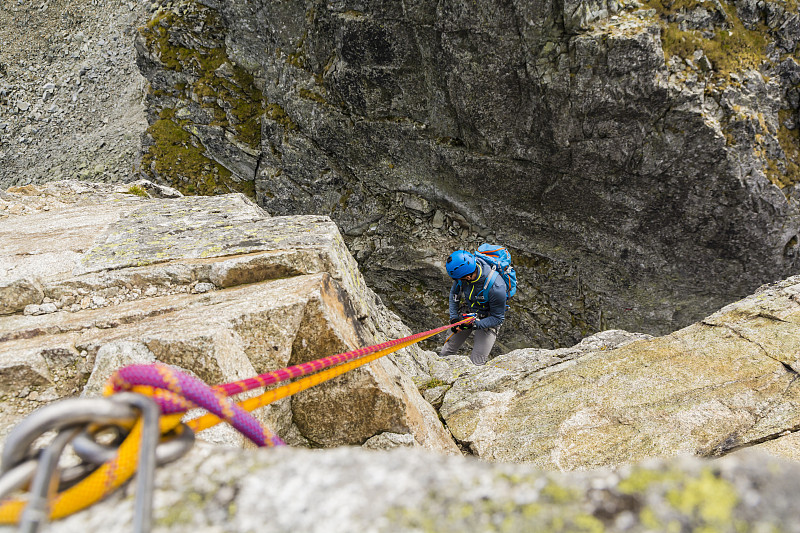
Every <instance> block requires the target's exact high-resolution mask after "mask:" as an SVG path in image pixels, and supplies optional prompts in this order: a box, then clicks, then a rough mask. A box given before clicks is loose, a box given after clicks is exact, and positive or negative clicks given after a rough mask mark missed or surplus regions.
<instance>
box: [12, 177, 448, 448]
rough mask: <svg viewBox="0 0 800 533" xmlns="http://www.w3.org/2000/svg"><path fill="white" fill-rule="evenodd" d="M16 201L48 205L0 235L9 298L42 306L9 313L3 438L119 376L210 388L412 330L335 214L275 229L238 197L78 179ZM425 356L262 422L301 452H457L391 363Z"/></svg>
mask: <svg viewBox="0 0 800 533" xmlns="http://www.w3.org/2000/svg"><path fill="white" fill-rule="evenodd" d="M162 196H169V195H162ZM20 198H24V199H25V201H26V202H27V204H26V205H28V204H30V205H37V206H38V205H40V204H41V205H44V206H45V207H48V209H47V210H44V208H42V209H32V210H30V212H28V211H25V212H23V213H22V214H21V215H19V216H9V217H7V218H6V219H4V221H3V226H2V230H0V232H2V234H0V237H3V236H5V237H9V238H8V239H5V240H0V242H2V244H0V265H4V266H7V267H8V268H7V270H6V273H5V274H4V275H5V277H2V276H0V291H2V290H6V292H9V293H10V292H11V291H16V292H15V294H19V295H20V296H19V297H18V298H17V300H19V301H20V302H21V303H24V302H25V301H28V300H34V301H33V302H31V303H28V304H26V306H27V308H28V310H29V312H25V308H24V307H23V308H22V309H20V305H21V304H14V305H9V306H8V309H6V310H5V312H6V315H5V316H0V401H2V402H3V407H4V409H3V411H2V418H1V419H0V436H2V435H5V434H6V433H7V432H8V431H9V428H10V426H11V425H12V424H14V423H15V422H16V421H18V420H19V419H20V418H22V417H23V416H24V415H26V414H28V413H30V412H31V411H33V410H34V409H36V408H38V407H40V406H42V405H45V404H47V403H49V402H51V401H53V400H55V399H57V398H60V397H64V396H73V395H78V394H85V395H96V394H98V393H99V392H100V390H101V389H102V386H103V383H104V382H105V380H106V379H107V377H108V376H109V375H110V374H111V373H112V372H113V371H114V370H115V369H116V368H118V367H119V366H122V365H124V364H132V363H143V362H144V363H151V362H155V361H159V362H162V363H166V364H171V365H174V366H176V367H179V368H182V369H184V370H186V371H187V372H189V373H191V374H193V375H195V376H197V377H199V378H200V379H202V380H204V381H206V382H207V383H209V384H212V385H213V384H220V383H225V382H229V381H235V380H239V379H243V378H245V377H250V376H254V375H256V374H259V373H264V372H269V371H272V370H275V369H278V368H282V367H285V366H290V365H295V364H299V363H302V362H305V361H309V360H313V359H318V358H321V357H325V356H328V355H333V354H336V353H340V352H345V351H350V350H353V349H355V348H358V347H361V346H368V345H371V344H376V343H379V342H383V341H386V340H390V339H393V338H398V337H403V336H407V335H409V334H410V332H409V331H408V329H407V328H406V327H405V326H404V325H403V324H402V323H401V322H400V321H399V320H398V319H397V317H396V316H395V315H394V314H392V313H391V312H389V311H388V309H386V307H384V306H383V304H382V303H381V302H380V300H379V299H378V298H377V297H376V296H375V294H374V293H372V291H371V290H370V289H369V288H368V287H367V286H366V283H365V282H364V279H363V277H362V276H361V273H360V272H359V271H358V268H357V264H356V262H355V260H354V259H353V258H352V256H350V254H349V253H348V252H347V248H346V247H345V245H344V241H343V240H342V237H341V235H340V233H339V231H338V229H337V228H336V225H335V224H334V223H333V222H332V221H331V220H330V219H329V218H327V217H321V216H309V217H303V216H288V217H270V216H269V215H268V214H267V213H265V212H264V211H263V210H261V209H260V208H259V207H257V206H256V205H255V204H253V203H252V202H250V201H249V200H248V199H247V198H246V197H244V196H243V195H241V194H229V195H221V196H215V197H177V198H169V197H167V198H158V199H154V198H143V197H140V196H137V195H134V194H126V193H125V192H120V191H119V190H116V189H114V188H113V187H111V186H99V185H92V186H83V185H81V184H79V183H54V184H50V185H48V186H47V187H42V188H37V187H31V188H29V189H26V190H25V195H24V196H20ZM20 201H22V200H20ZM26 213H27V214H26ZM17 233H19V235H17ZM9 272H10V274H9ZM14 276H22V277H14ZM18 280H22V281H18ZM4 301H5V300H4ZM31 306H36V309H37V310H41V309H47V310H48V311H49V312H47V313H40V312H36V313H34V312H33V311H32V309H33V307H31ZM418 350H419V349H418V348H411V349H406V350H404V352H405V353H404V354H402V353H401V354H398V355H397V356H396V357H395V358H393V359H389V358H384V359H382V360H380V361H376V362H374V363H372V364H370V365H367V366H365V367H362V368H360V369H357V370H355V371H352V372H351V373H348V374H346V375H344V376H340V377H339V378H337V379H335V380H332V381H331V382H329V383H325V384H323V385H320V386H318V387H315V388H313V389H311V390H308V391H304V392H301V393H299V394H297V395H296V396H294V397H292V398H290V399H284V400H281V401H279V402H276V403H275V404H274V405H272V406H270V407H268V408H265V409H262V410H260V411H259V414H258V415H257V416H259V417H260V418H261V420H262V421H264V422H266V423H267V424H268V425H269V426H270V428H271V429H273V430H274V431H276V432H277V433H279V434H280V435H281V436H282V437H283V438H284V439H285V440H286V441H287V442H289V443H291V444H295V445H302V446H308V445H314V446H335V445H342V444H350V445H360V444H363V443H364V442H365V441H367V440H368V439H370V438H372V437H374V436H375V435H379V434H382V433H387V432H388V433H395V434H399V435H407V437H404V438H407V439H408V438H410V439H412V440H413V441H414V442H417V443H418V444H420V445H421V446H424V447H427V448H430V449H434V450H438V451H442V452H445V453H458V449H457V448H456V446H455V444H454V442H453V440H452V438H451V436H450V435H449V433H448V432H447V431H446V429H445V428H444V427H443V425H442V423H441V421H440V420H439V419H438V417H437V415H436V412H435V411H434V409H433V408H432V407H431V405H430V404H428V403H427V402H426V401H425V400H424V399H423V398H422V396H421V395H420V394H419V392H418V391H417V388H416V386H415V385H414V383H413V381H412V380H411V378H410V377H409V376H407V375H406V374H405V373H404V372H403V371H402V370H400V369H399V368H398V366H397V365H396V364H395V363H394V362H393V361H394V360H397V361H401V362H403V363H404V365H405V366H413V364H412V363H410V361H414V358H415V356H414V354H415V353H416V352H417V351H418ZM204 435H205V434H201V437H204ZM209 438H210V439H211V440H214V441H216V442H226V443H227V444H234V445H239V444H241V439H238V440H236V439H233V440H231V439H230V438H228V437H224V438H223V439H222V440H220V439H217V437H216V436H212V437H209Z"/></svg>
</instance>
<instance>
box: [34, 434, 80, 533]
mask: <svg viewBox="0 0 800 533" xmlns="http://www.w3.org/2000/svg"><path fill="white" fill-rule="evenodd" d="M80 430H81V428H80V427H73V428H65V429H62V430H61V431H59V432H58V435H56V438H55V439H53V442H52V443H50V446H48V447H47V448H45V449H44V451H43V452H42V456H41V457H40V458H39V467H38V468H37V469H36V474H35V475H34V477H33V484H32V485H31V492H30V497H29V498H28V504H27V505H26V506H25V510H24V511H23V512H22V516H21V517H20V525H19V530H20V533H38V532H39V530H40V529H41V528H42V526H43V525H44V524H46V523H47V520H48V518H50V500H51V499H52V496H53V494H54V493H55V491H56V488H57V486H58V459H59V458H60V457H61V452H63V451H64V448H66V446H67V444H69V441H71V440H72V439H73V437H75V435H77V434H78V432H79V431H80Z"/></svg>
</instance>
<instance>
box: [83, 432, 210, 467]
mask: <svg viewBox="0 0 800 533" xmlns="http://www.w3.org/2000/svg"><path fill="white" fill-rule="evenodd" d="M97 429H105V428H91V427H88V428H86V429H84V430H83V431H82V432H81V433H80V434H79V435H78V436H77V437H75V439H74V440H73V441H72V449H73V451H74V452H75V453H76V454H77V455H78V457H80V458H81V459H83V460H84V461H86V462H87V463H91V464H95V465H100V464H103V463H107V462H108V461H111V460H113V459H114V458H115V457H116V456H117V450H118V448H117V446H113V445H107V444H101V443H99V442H97V441H96V440H95V439H94V435H95V433H96V432H97ZM171 433H172V434H170V433H167V434H165V435H162V436H161V441H160V442H159V443H158V447H156V465H157V466H163V465H165V464H167V463H171V462H172V461H175V460H177V459H180V458H181V457H183V456H184V455H185V454H186V453H187V452H188V451H189V450H190V449H191V448H192V445H193V444H194V431H192V429H191V428H190V427H189V426H187V425H186V424H185V423H183V422H181V424H180V425H179V426H177V427H176V428H175V429H174V430H172V432H171Z"/></svg>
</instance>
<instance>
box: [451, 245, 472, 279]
mask: <svg viewBox="0 0 800 533" xmlns="http://www.w3.org/2000/svg"><path fill="white" fill-rule="evenodd" d="M445 267H446V268H447V273H448V274H449V275H450V277H451V278H453V279H460V278H463V277H464V276H469V275H470V274H472V273H473V272H475V256H474V255H473V254H471V253H470V252H467V251H466V250H456V251H455V252H453V253H452V254H450V257H448V258H447V263H446V265H445Z"/></svg>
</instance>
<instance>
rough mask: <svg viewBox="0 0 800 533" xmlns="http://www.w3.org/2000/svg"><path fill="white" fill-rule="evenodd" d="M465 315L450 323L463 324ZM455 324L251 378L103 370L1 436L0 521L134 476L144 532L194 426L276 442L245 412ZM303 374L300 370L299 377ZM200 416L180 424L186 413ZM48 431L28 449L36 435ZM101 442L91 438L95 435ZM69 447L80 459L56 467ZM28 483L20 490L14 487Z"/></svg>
mask: <svg viewBox="0 0 800 533" xmlns="http://www.w3.org/2000/svg"><path fill="white" fill-rule="evenodd" d="M474 320H475V318H474V317H472V316H469V317H467V318H465V319H464V320H462V321H460V322H458V323H456V325H458V324H462V325H467V324H470V323H472V322H473V321H474ZM453 325H454V324H448V325H446V326H441V327H439V328H436V329H432V330H429V331H425V332H422V333H417V334H415V335H411V336H408V337H403V338H401V339H395V340H392V341H388V342H384V343H381V344H376V345H373V346H368V347H365V348H360V349H358V350H353V351H350V352H345V353H340V354H337V355H332V356H329V357H324V358H322V359H317V360H314V361H310V362H307V363H302V364H299V365H295V366H290V367H287V368H282V369H280V370H275V371H273V372H267V373H265V374H261V375H258V376H255V377H253V378H248V379H244V380H241V381H235V382H232V383H227V384H224V385H218V386H215V387H211V386H208V385H206V384H205V383H204V382H203V381H201V380H199V379H197V378H195V377H193V376H190V375H188V374H186V373H184V372H181V371H179V370H177V369H175V368H172V367H170V366H167V365H164V364H158V363H157V364H153V365H131V366H127V367H124V368H121V369H119V370H117V372H115V373H114V374H113V375H112V376H111V378H109V380H108V383H107V384H106V387H105V390H104V392H103V394H104V397H103V398H68V399H64V400H61V401H58V402H55V403H52V404H50V405H47V406H45V407H42V408H41V409H38V410H36V411H34V412H33V413H31V414H30V415H29V416H28V417H27V418H25V419H23V420H22V421H21V422H20V423H19V424H18V425H17V426H16V427H15V428H14V429H13V430H12V431H11V433H10V434H9V435H8V438H7V439H6V444H5V447H4V449H3V453H2V463H0V524H14V523H19V524H20V531H22V532H25V533H34V532H37V531H40V529H41V527H42V526H43V525H44V524H45V523H46V522H47V520H50V519H58V518H63V517H65V516H68V515H70V514H72V513H75V512H77V511H80V510H81V509H84V508H86V507H88V506H90V505H92V504H93V503H94V502H96V501H98V500H100V499H102V498H103V497H105V496H107V495H108V494H110V493H112V492H113V491H114V490H116V489H117V488H118V487H119V486H121V485H122V484H123V483H125V482H126V481H127V480H128V479H130V478H131V477H132V476H133V474H134V473H137V471H138V473H137V475H136V478H137V479H136V502H135V514H134V531H135V532H137V533H140V532H141V533H146V532H148V531H150V527H151V515H152V493H153V479H154V474H155V467H156V466H157V465H159V466H160V465H163V464H166V463H169V462H171V461H174V460H176V459H178V458H180V457H182V456H183V455H184V454H185V453H186V452H188V451H189V449H191V447H192V445H193V443H194V434H195V433H196V432H199V431H203V430H204V429H208V428H210V427H212V426H214V425H216V424H218V423H220V422H222V421H225V422H227V423H229V424H231V425H232V426H233V427H234V428H235V429H237V430H238V431H239V432H240V433H242V434H243V435H244V436H246V437H247V438H248V439H249V440H250V441H252V442H253V443H255V444H256V445H258V446H281V445H283V444H284V442H283V441H282V440H281V439H280V437H278V436H277V435H275V434H273V433H272V432H271V431H269V429H267V428H266V427H264V426H263V425H262V424H261V423H260V422H259V421H258V420H257V419H256V418H255V417H253V415H252V414H250V412H251V411H253V410H255V409H257V408H259V407H263V406H265V405H268V404H270V403H272V402H275V401H277V400H279V399H281V398H285V397H287V396H291V395H293V394H296V393H298V392H300V391H303V390H306V389H308V388H310V387H313V386H314V385H317V384H319V383H323V382H325V381H328V380H330V379H333V378H335V377H337V376H339V375H341V374H344V373H345V372H348V371H350V370H353V369H355V368H358V367H360V366H363V365H365V364H367V363H369V362H371V361H375V360H376V359H379V358H380V357H383V356H385V355H388V354H390V353H393V352H396V351H398V350H400V349H402V348H405V347H407V346H411V345H412V344H415V343H417V342H420V341H422V340H424V339H427V338H429V337H432V336H434V335H436V334H438V333H441V332H443V331H446V330H447V329H449V328H450V327H452V326H453ZM303 376H305V377H303ZM300 377H302V379H298V380H296V381H292V382H290V383H288V384H285V385H282V386H279V387H276V388H272V389H268V390H266V391H265V392H263V393H262V394H259V395H257V396H254V397H252V398H249V399H246V400H244V401H241V402H239V403H235V402H234V401H233V400H231V399H230V398H229V397H230V396H233V395H236V394H240V393H242V392H246V391H250V390H253V389H255V388H261V387H267V386H270V385H274V384H277V383H280V382H282V381H287V380H290V379H294V378H300ZM197 407H200V408H203V409H205V410H206V411H208V412H207V413H206V414H204V415H202V416H199V417H197V418H194V419H192V420H189V421H186V422H182V418H183V416H184V415H185V414H186V411H187V410H189V409H193V408H197ZM53 432H55V437H54V438H52V440H51V441H50V443H49V444H48V445H46V446H45V447H43V448H34V445H35V444H36V443H37V442H38V441H40V440H42V437H43V436H45V435H51V434H52V433H53ZM109 438H111V439H112V441H111V442H110V443H109V442H99V441H101V440H105V441H108V439H109ZM68 445H71V447H72V449H73V451H74V452H75V454H76V455H77V456H78V457H79V458H80V459H81V461H82V462H81V463H80V464H78V465H76V466H69V467H66V468H59V458H60V457H61V455H62V452H63V451H64V450H65V449H66V447H67V446H68ZM26 488H27V489H28V494H27V495H23V496H20V495H18V494H15V493H19V492H20V491H23V490H24V489H26Z"/></svg>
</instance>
